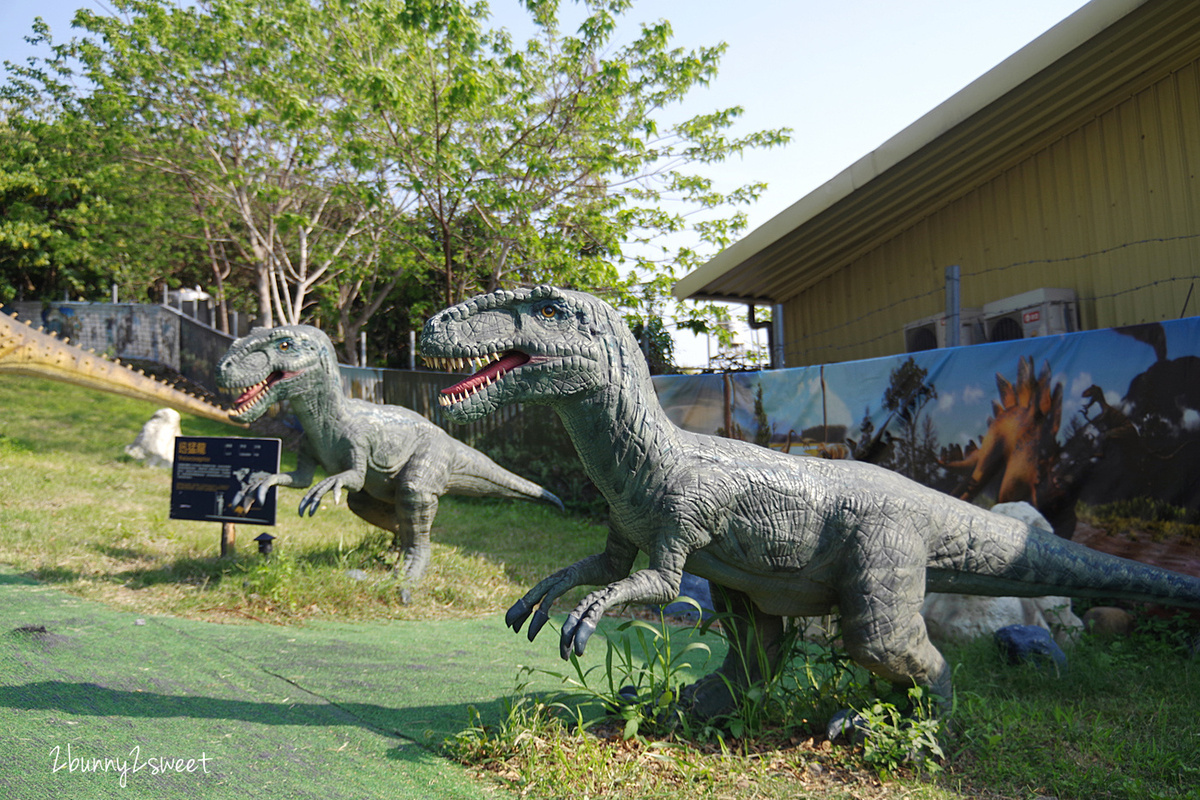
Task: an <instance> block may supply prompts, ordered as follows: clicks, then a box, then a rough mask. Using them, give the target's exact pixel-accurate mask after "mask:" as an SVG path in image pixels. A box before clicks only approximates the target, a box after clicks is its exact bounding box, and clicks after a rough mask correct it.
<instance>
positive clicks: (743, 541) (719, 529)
mask: <svg viewBox="0 0 1200 800" xmlns="http://www.w3.org/2000/svg"><path fill="white" fill-rule="evenodd" d="M421 351H422V353H423V354H424V356H425V357H426V359H427V360H429V361H432V362H433V363H445V362H446V360H448V359H485V360H486V361H487V366H485V367H484V368H483V369H482V370H481V371H480V372H479V373H477V374H476V375H474V376H472V377H470V378H468V379H467V380H465V381H462V382H461V383H459V384H457V385H455V386H451V387H450V388H448V389H445V390H444V391H443V395H442V405H443V406H445V410H446V413H447V414H448V415H449V416H450V417H451V418H452V419H456V420H460V421H465V420H471V419H476V418H478V417H481V416H483V415H485V414H488V413H490V412H492V411H495V410H496V409H498V408H499V407H501V406H502V405H505V404H507V403H527V404H529V403H533V404H538V403H540V404H544V405H549V406H551V407H552V408H553V409H554V410H555V411H557V412H558V414H559V416H561V417H562V420H563V423H564V424H565V426H566V429H567V431H568V432H569V433H570V435H571V438H572V440H573V441H574V443H575V447H576V449H577V450H578V451H579V456H580V458H581V459H582V460H583V464H584V466H585V468H586V470H587V472H588V475H589V476H590V477H591V479H592V480H593V481H595V483H596V485H597V486H598V487H599V488H600V490H601V491H602V492H603V493H604V495H605V497H606V498H607V499H608V501H609V503H610V504H611V507H612V508H611V523H610V532H609V536H608V542H607V544H606V546H605V550H604V552H603V553H599V554H597V555H593V556H590V557H588V558H585V559H584V560H582V561H580V562H578V563H576V564H574V565H572V566H570V567H567V568H566V569H563V570H561V571H559V572H557V573H555V574H554V575H551V576H550V577H548V578H546V579H545V580H543V581H541V582H540V583H539V584H537V586H535V587H534V588H533V589H532V590H531V591H530V592H529V593H528V594H526V595H525V596H524V597H523V598H522V599H521V600H519V601H518V602H517V603H516V604H515V605H514V606H513V607H512V608H511V609H510V610H509V612H508V616H507V619H506V621H507V623H508V625H510V626H511V627H512V628H513V629H514V630H517V631H519V630H520V628H521V626H522V625H523V624H524V622H525V621H526V620H527V619H529V617H530V615H531V614H532V617H533V618H532V620H531V621H530V625H529V638H530V640H532V639H533V638H534V637H535V636H536V635H537V633H538V631H539V630H541V628H542V626H543V625H545V623H546V621H547V619H548V613H549V611H550V609H551V607H552V606H553V604H554V602H555V600H556V599H557V598H558V597H559V596H561V595H562V594H563V593H564V592H566V591H567V590H569V589H571V588H572V587H574V586H577V585H599V586H601V587H603V588H600V589H599V590H597V591H595V592H592V593H591V594H589V595H588V596H587V597H586V598H584V599H583V601H582V602H581V603H580V604H579V605H578V606H577V607H576V608H575V610H574V611H572V612H571V613H570V615H569V616H568V617H567V620H566V622H565V623H564V625H563V628H562V636H561V642H560V651H561V654H562V656H563V658H567V657H568V656H569V654H570V653H571V652H572V651H574V652H575V653H577V654H582V653H583V652H584V647H585V646H586V645H587V641H588V637H589V636H591V635H592V633H593V631H594V630H595V629H596V623H597V622H598V621H599V619H600V616H601V615H602V614H603V613H604V611H605V610H606V609H608V608H609V607H611V606H613V605H615V604H620V603H630V602H636V603H655V604H658V603H667V602H670V601H671V600H673V599H674V598H675V597H676V595H677V594H678V593H679V584H680V578H681V574H682V572H683V571H684V570H685V569H686V570H687V571H689V572H691V573H694V574H696V575H699V576H701V577H704V578H707V579H708V580H709V581H710V583H711V584H714V589H718V587H719V588H721V589H724V591H723V592H722V591H719V590H717V591H714V592H713V596H714V599H716V600H717V602H718V604H720V605H722V606H723V607H724V608H723V610H726V611H729V612H732V613H734V614H736V615H738V616H740V617H741V618H743V621H744V623H746V624H742V625H739V626H736V627H738V628H739V630H738V632H737V637H738V639H739V644H740V645H741V646H742V647H743V648H749V647H750V646H751V645H753V644H754V643H755V642H756V641H757V642H758V643H759V644H761V645H762V647H763V649H764V651H765V652H766V654H767V655H768V662H769V663H768V669H772V670H774V669H776V668H777V667H778V666H779V664H778V657H779V655H780V653H779V650H780V648H779V642H780V639H781V637H782V633H783V620H782V617H784V616H811V615H819V614H826V613H829V612H830V611H831V609H832V608H833V607H834V606H836V607H837V608H838V609H839V611H840V616H841V623H842V636H843V642H844V644H845V647H846V649H847V650H848V652H849V654H850V655H851V657H852V658H853V659H854V660H855V661H857V662H858V663H860V664H862V665H863V666H864V667H866V668H868V669H870V670H871V671H872V672H874V673H876V674H877V675H880V676H881V677H883V678H886V679H888V680H891V681H898V682H902V683H911V682H916V683H918V684H921V685H923V686H926V687H928V688H930V689H932V690H933V691H934V692H936V693H937V694H938V695H940V696H941V697H943V698H947V699H948V698H949V697H950V695H951V683H950V669H949V667H948V665H947V663H946V661H945V659H944V658H943V657H942V655H941V654H940V653H939V652H938V651H937V649H936V648H935V647H934V646H933V645H932V644H931V643H930V641H929V638H928V636H927V634H926V630H925V622H924V620H923V618H922V617H921V603H922V599H923V598H924V596H925V592H926V591H937V592H960V593H964V594H976V595H994V596H1008V595H1017V596H1041V595H1048V594H1057V595H1063V594H1066V595H1073V596H1103V597H1121V598H1127V599H1130V600H1153V601H1156V602H1161V603H1167V604H1172V605H1180V606H1189V607H1200V580H1197V579H1195V578H1191V577H1188V576H1185V575H1179V574H1175V573H1171V572H1167V571H1165V570H1160V569H1156V568H1153V567H1149V566H1146V565H1144V564H1139V563H1137V562H1134V561H1127V560H1124V559H1120V558H1116V557H1113V556H1108V555H1105V554H1102V553H1099V552H1096V551H1093V550H1089V549H1087V548H1085V547H1082V546H1080V545H1077V544H1073V543H1071V542H1069V541H1066V540H1063V539H1060V538H1058V537H1056V536H1054V535H1053V534H1049V533H1046V532H1044V531H1040V530H1037V529H1034V528H1031V527H1029V526H1028V525H1026V524H1025V523H1023V522H1020V521H1018V520H1016V519H1013V518H1011V517H1006V516H1002V515H1000V514H995V513H992V512H990V511H986V510H984V509H982V508H979V507H977V506H974V505H971V504H970V503H967V502H964V501H962V500H958V499H955V498H953V497H950V496H949V495H946V494H942V493H940V492H938V491H935V490H933V489H930V488H927V487H925V486H922V485H920V484H918V483H916V482H914V481H911V480H909V479H907V478H905V477H903V476H901V475H899V474H897V473H894V472H890V471H888V470H886V469H883V468H881V467H877V466H874V465H872V464H867V463H863V462H855V461H845V460H827V459H820V458H804V457H796V456H789V455H783V454H780V453H775V452H773V451H771V450H768V449H766V448H762V447H757V446H754V445H751V444H747V443H744V442H739V441H733V440H729V439H720V438H717V437H714V436H705V435H701V434H696V433H690V432H687V431H684V430H681V429H679V428H677V427H676V426H675V425H673V424H672V423H671V422H670V420H669V419H668V418H667V416H666V413H665V412H664V411H663V409H662V407H661V406H660V405H659V404H658V401H657V398H656V397H655V394H654V389H653V386H652V385H651V383H650V373H649V370H648V369H647V366H646V361H645V359H644V358H643V356H642V354H641V352H640V351H639V348H638V346H637V343H636V342H635V341H634V339H633V336H632V334H631V333H630V332H629V329H628V327H627V326H626V324H625V322H624V321H623V320H622V318H621V317H620V315H618V314H617V313H616V311H615V310H614V309H612V308H611V307H610V306H608V305H607V304H605V303H603V302H602V301H600V300H598V299H596V298H594V297H591V296H589V295H586V294H581V293H578V292H570V291H565V290H559V289H554V288H551V287H547V286H539V287H537V288H535V289H531V290H530V289H522V290H517V291H499V292H494V293H492V294H487V295H483V296H480V297H476V298H474V299H471V300H467V301H465V302H463V303H460V304H458V305H456V306H453V307H451V308H448V309H446V310H444V311H442V312H440V313H438V314H437V315H436V316H434V317H433V318H432V319H431V320H429V322H428V323H427V324H426V326H425V330H424V332H423V334H422V337H421ZM638 550H642V551H643V552H645V553H646V554H647V555H648V556H649V561H650V564H649V568H648V569H644V570H641V571H639V572H636V573H634V574H632V575H631V574H630V571H631V569H632V566H633V563H634V556H635V555H636V553H637V551H638ZM535 609H536V610H535ZM743 652H745V653H753V652H754V650H751V649H743ZM748 660H749V661H750V662H751V664H753V663H754V662H755V661H756V659H754V658H750V659H748ZM750 670H751V671H750V672H747V671H746V668H744V667H743V666H742V660H741V659H739V658H738V657H737V656H736V655H735V653H734V652H733V649H731V655H730V657H728V658H727V659H726V660H725V662H724V663H723V664H722V665H721V667H720V668H719V669H718V670H717V672H716V673H713V674H712V675H709V676H706V677H705V678H703V679H702V680H701V681H700V682H698V683H697V684H695V685H693V686H692V687H690V692H689V701H690V702H691V704H692V706H693V708H694V710H695V711H696V712H697V713H699V714H700V715H702V716H713V715H716V714H719V713H722V712H723V711H726V710H728V708H729V706H730V705H731V704H732V702H733V696H732V694H731V693H730V690H729V689H728V688H727V687H728V686H729V685H732V686H734V687H744V686H745V685H747V684H748V683H750V682H753V681H756V680H758V679H759V678H761V677H762V676H761V675H760V674H759V672H758V669H757V667H753V666H751V667H750ZM726 679H727V680H726Z"/></svg>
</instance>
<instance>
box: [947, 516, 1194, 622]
mask: <svg viewBox="0 0 1200 800" xmlns="http://www.w3.org/2000/svg"><path fill="white" fill-rule="evenodd" d="M1005 527H1008V526H1007V525H1006V526H1005ZM1012 527H1014V528H1015V529H1019V532H1017V533H1015V534H1014V535H1011V536H1009V535H1005V536H1002V537H1001V538H1000V539H998V540H997V539H993V538H992V537H991V536H989V537H988V539H990V540H991V541H990V542H989V544H998V545H999V546H998V547H990V546H985V547H978V549H977V551H976V552H966V553H964V554H963V555H962V556H961V560H960V561H959V564H958V565H957V567H958V569H961V570H962V571H961V572H959V571H958V569H956V568H955V567H954V566H952V567H950V568H941V567H936V566H935V567H931V568H930V569H929V570H927V572H926V584H927V587H928V589H929V590H930V591H938V592H959V593H961V594H976V595H988V596H1014V597H1039V596H1043V595H1066V596H1069V597H1103V598H1117V599H1122V600H1132V601H1144V602H1153V603H1161V604H1164V605H1170V606H1182V607H1186V608H1200V578H1194V577H1192V576H1190V575H1184V574H1182V573H1178V572H1172V571H1170V570H1166V569H1161V568H1159V567H1154V566H1151V565H1149V564H1143V563H1141V562H1139V561H1131V560H1130V559H1127V558H1120V557H1118V556H1114V555H1109V554H1108V553H1102V552H1100V551H1098V550H1093V549H1091V548H1090V547H1085V546H1083V545H1081V544H1078V543H1076V542H1071V541H1068V540H1066V539H1062V538H1060V537H1058V536H1055V535H1054V534H1052V533H1049V532H1046V531H1042V530H1039V529H1037V528H1033V527H1028V526H1025V525H1024V524H1023V523H1015V525H1014V526H1012ZM977 541H980V540H977Z"/></svg>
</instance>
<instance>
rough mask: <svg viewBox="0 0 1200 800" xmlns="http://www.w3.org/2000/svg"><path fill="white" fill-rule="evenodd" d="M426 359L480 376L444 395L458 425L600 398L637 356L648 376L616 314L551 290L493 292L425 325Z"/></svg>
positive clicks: (599, 302) (576, 296)
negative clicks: (501, 411) (521, 408)
mask: <svg viewBox="0 0 1200 800" xmlns="http://www.w3.org/2000/svg"><path fill="white" fill-rule="evenodd" d="M421 354H422V357H423V358H424V359H425V362H426V364H428V365H429V366H432V367H437V368H444V369H458V368H461V367H462V366H463V365H464V364H470V365H474V366H475V367H477V368H478V370H479V371H478V372H476V373H475V374H474V375H472V376H471V377H469V378H467V379H466V380H464V381H460V382H459V383H456V384H454V385H453V386H451V387H449V388H447V389H443V390H442V394H441V399H440V402H441V405H442V407H443V408H444V410H445V413H446V414H447V416H449V417H450V418H451V419H454V420H456V421H459V422H465V421H468V420H472V419H478V418H480V417H482V416H485V415H487V414H490V413H491V412H493V411H495V410H497V409H498V408H500V407H501V406H504V405H506V404H509V403H535V404H543V405H555V404H557V403H559V402H561V401H563V400H564V399H566V398H571V397H577V396H579V395H586V394H589V393H594V392H596V391H597V390H599V389H600V388H601V387H602V386H604V385H605V384H607V383H609V382H611V380H612V370H613V368H614V366H615V365H617V364H620V363H623V362H625V361H628V360H629V356H630V355H631V356H632V357H633V359H634V360H635V361H636V362H640V363H641V366H642V369H643V370H645V364H644V359H642V356H641V353H640V352H639V351H638V349H637V343H636V342H635V341H634V339H633V334H631V333H630V332H629V326H628V325H626V324H625V320H624V319H622V318H621V316H620V314H618V313H617V312H616V310H615V309H613V308H612V306H610V305H608V304H607V303H605V302H603V301H602V300H599V299H597V298H595V297H592V296H591V295H587V294H583V293H582V292H572V291H568V290H565V289H556V288H553V287H550V286H537V287H535V288H533V289H516V290H513V291H507V290H501V291H497V292H492V293H491V294H485V295H480V296H479V297H474V298H471V299H470V300H465V301H463V302H462V303H459V304H458V305H456V306H451V307H450V308H447V309H445V310H443V311H441V312H439V313H438V314H436V315H435V316H434V317H433V318H431V319H430V320H429V321H428V322H427V323H425V330H424V331H423V332H422V334H421ZM647 374H648V373H647Z"/></svg>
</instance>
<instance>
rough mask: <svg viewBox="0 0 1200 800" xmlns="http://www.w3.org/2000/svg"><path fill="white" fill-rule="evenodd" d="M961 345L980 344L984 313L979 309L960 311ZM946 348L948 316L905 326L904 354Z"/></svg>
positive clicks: (938, 315) (930, 318) (925, 318)
mask: <svg viewBox="0 0 1200 800" xmlns="http://www.w3.org/2000/svg"><path fill="white" fill-rule="evenodd" d="M958 323H959V335H958V343H959V344H960V345H968V344H979V343H980V342H982V341H984V338H983V312H982V311H980V310H979V309H978V308H962V309H959V311H958ZM945 346H946V314H945V313H944V312H943V313H941V314H934V315H933V316H932V317H924V318H922V319H919V320H916V321H915V322H910V323H908V324H907V325H905V326H904V352H906V353H919V352H921V351H922V350H934V349H936V348H939V347H945Z"/></svg>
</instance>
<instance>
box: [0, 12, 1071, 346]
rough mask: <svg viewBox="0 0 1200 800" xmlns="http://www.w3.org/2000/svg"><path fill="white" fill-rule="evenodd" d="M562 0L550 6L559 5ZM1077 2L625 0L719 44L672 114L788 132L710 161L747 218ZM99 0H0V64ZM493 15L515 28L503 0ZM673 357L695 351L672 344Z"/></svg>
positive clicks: (780, 203) (787, 200)
mask: <svg viewBox="0 0 1200 800" xmlns="http://www.w3.org/2000/svg"><path fill="white" fill-rule="evenodd" d="M569 5H570V3H564V4H563V7H564V8H567V7H568V6H569ZM1083 5H1084V3H1083V2H1082V1H1081V0H906V1H905V2H903V3H898V2H895V0H840V2H829V0H816V1H814V0H741V1H740V2H737V3H730V2H728V0H688V1H687V2H682V1H681V0H635V1H634V7H633V10H632V11H631V12H630V14H628V15H627V17H628V18H629V19H630V20H631V21H633V22H636V21H652V20H657V19H660V18H665V19H668V20H670V22H671V23H672V26H673V28H674V31H675V34H676V40H677V42H678V44H679V45H680V46H700V45H712V44H715V43H717V42H721V41H723V42H726V43H727V44H728V50H727V52H726V55H725V58H724V59H723V61H722V66H721V71H720V76H719V78H718V79H717V80H716V81H715V82H714V83H713V85H712V86H711V87H709V88H708V89H706V90H703V91H698V92H696V93H695V94H694V96H692V97H691V98H689V100H688V102H687V104H686V107H685V108H682V109H681V110H680V113H681V114H687V115H688V116H691V115H693V114H697V113H702V112H706V111H711V110H715V109H718V108H727V107H730V106H735V105H738V106H742V107H743V108H744V109H745V113H744V116H743V118H742V121H741V122H740V126H741V128H742V129H743V130H744V131H750V130H761V129H765V128H777V127H790V128H792V129H793V131H794V134H793V140H792V143H791V144H790V145H789V146H788V147H786V148H784V149H777V150H769V151H764V152H761V153H754V154H751V155H749V156H747V157H745V158H743V159H739V160H733V161H730V162H728V163H726V164H722V165H720V166H719V167H718V168H716V169H715V170H714V172H713V176H714V177H715V178H716V179H717V181H718V182H719V184H720V185H721V186H722V187H723V188H726V189H728V188H731V187H733V186H737V185H740V184H743V183H746V182H749V181H757V180H765V181H767V182H768V183H769V188H768V190H767V192H766V194H765V196H764V197H763V198H762V200H761V201H760V202H759V203H758V204H757V205H756V206H754V207H753V208H752V209H750V220H751V228H754V227H757V226H758V225H761V224H763V223H764V222H766V221H767V220H769V219H770V218H771V217H772V216H774V215H775V214H777V213H779V212H780V211H782V210H783V209H785V208H787V207H788V206H790V205H791V204H792V203H794V202H795V201H797V200H799V199H800V198H801V197H803V196H804V195H806V194H808V193H809V192H811V191H813V190H814V189H816V188H817V187H819V186H820V185H822V184H823V183H825V182H826V181H828V180H829V179H830V178H832V177H833V176H835V175H836V174H838V173H839V172H841V171H842V170H843V169H845V168H846V167H848V166H850V165H851V164H852V163H854V162H855V161H857V160H858V159H859V158H861V157H862V156H864V155H866V154H867V153H868V152H870V151H871V150H873V149H875V148H876V147H878V146H879V145H880V144H882V143H883V142H885V141H886V140H887V139H889V138H891V137H892V136H894V135H895V134H896V133H898V132H899V131H901V130H902V129H903V128H905V127H907V126H908V125H909V124H910V123H912V122H914V121H915V120H917V119H918V118H920V117H921V116H922V115H924V114H925V113H926V112H928V111H930V110H931V109H933V108H934V107H935V106H937V105H939V104H940V103H942V102H943V101H944V100H946V99H947V98H949V97H950V96H951V95H953V94H954V93H955V92H957V91H958V90H960V89H962V88H963V87H964V86H966V85H967V84H969V83H970V82H971V81H973V80H974V79H975V78H977V77H979V76H980V75H982V74H983V73H985V72H987V71H988V70H989V69H991V68H992V67H994V66H996V65H997V64H999V63H1000V62H1001V61H1003V60H1004V59H1005V58H1007V57H1008V56H1010V55H1012V54H1013V53H1014V52H1016V51H1017V50H1019V49H1020V48H1021V47H1023V46H1024V45H1025V44H1027V43H1028V42H1030V41H1031V40H1033V39H1035V38H1037V37H1038V36H1039V35H1041V34H1042V33H1044V32H1045V31H1046V30H1048V29H1049V28H1051V27H1053V26H1054V25H1055V24H1057V23H1058V22H1060V21H1061V20H1063V19H1064V18H1065V17H1067V16H1069V15H1070V14H1071V13H1073V12H1074V11H1076V10H1077V9H1078V8H1080V7H1081V6H1083ZM81 6H86V7H89V8H92V9H94V10H96V11H98V12H101V13H106V12H107V11H108V6H107V5H106V4H105V3H103V2H101V1H100V0H3V2H0V61H2V60H10V61H21V60H23V59H24V58H25V57H26V56H28V55H31V54H34V53H33V51H31V49H30V48H29V47H28V46H27V45H26V44H25V42H24V41H23V37H24V36H25V35H27V34H28V32H29V30H30V25H31V23H32V21H33V18H34V17H35V16H39V15H40V16H42V17H43V18H44V19H45V20H46V21H47V22H48V23H49V24H50V28H51V31H52V33H53V34H54V37H55V38H56V39H60V38H62V39H65V38H69V36H70V35H71V29H70V20H71V17H72V15H73V14H74V11H75V9H76V8H79V7H81ZM491 6H492V9H493V14H494V15H495V17H496V18H497V20H498V21H499V22H500V23H501V24H503V25H505V26H506V27H510V28H513V29H514V30H519V26H520V25H521V23H522V20H523V19H524V12H522V11H521V9H520V6H519V4H518V3H517V2H516V0H492V3H491ZM680 346H681V348H682V349H683V351H684V353H686V358H684V359H682V360H681V363H687V364H692V363H696V364H699V363H700V362H703V361H704V356H705V350H704V347H705V346H704V342H703V340H699V341H697V342H690V341H682V340H681V341H680Z"/></svg>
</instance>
